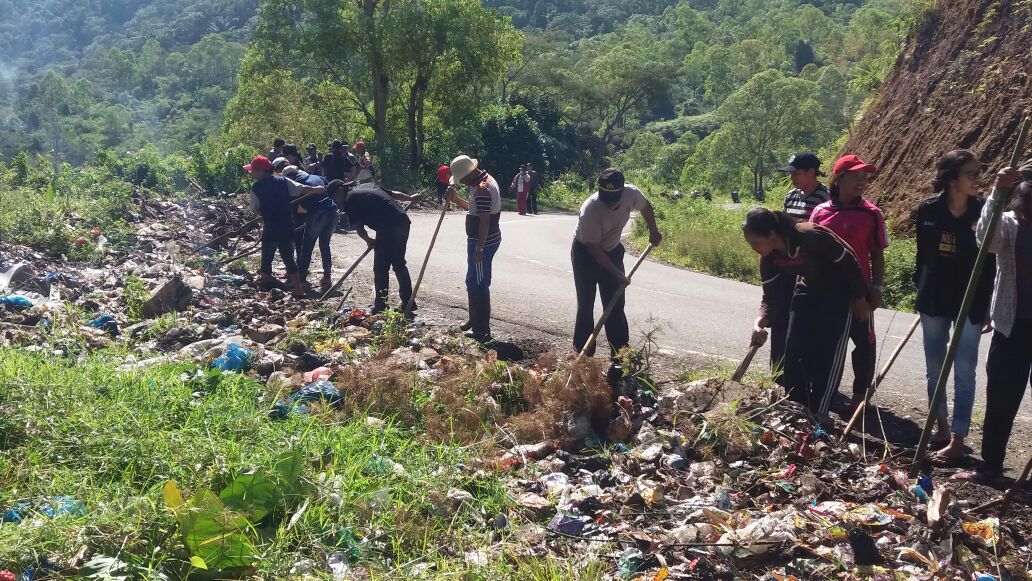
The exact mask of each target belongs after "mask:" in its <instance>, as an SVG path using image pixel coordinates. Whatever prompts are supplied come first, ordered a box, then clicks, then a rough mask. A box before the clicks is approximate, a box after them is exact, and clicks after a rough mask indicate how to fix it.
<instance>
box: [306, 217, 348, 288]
mask: <svg viewBox="0 0 1032 581" xmlns="http://www.w3.org/2000/svg"><path fill="white" fill-rule="evenodd" d="M337 220H338V218H337V212H335V211H334V212H312V213H310V214H308V219H307V220H306V221H305V228H304V230H303V231H302V237H301V238H302V242H301V252H300V253H299V254H300V258H298V261H297V266H298V270H299V271H300V272H301V278H308V269H309V267H310V266H311V265H312V254H313V253H314V252H315V244H316V243H317V242H318V243H319V255H320V257H321V258H322V269H323V276H330V274H331V272H332V270H333V257H332V256H331V255H330V241H331V240H332V239H333V232H334V231H335V230H336V229H337Z"/></svg>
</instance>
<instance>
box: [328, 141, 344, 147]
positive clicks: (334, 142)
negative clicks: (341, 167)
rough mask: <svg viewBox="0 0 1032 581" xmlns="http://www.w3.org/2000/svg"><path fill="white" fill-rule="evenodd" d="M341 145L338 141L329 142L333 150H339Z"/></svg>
mask: <svg viewBox="0 0 1032 581" xmlns="http://www.w3.org/2000/svg"><path fill="white" fill-rule="evenodd" d="M341 145H342V142H341V140H339V139H334V140H333V141H331V142H330V147H332V148H333V149H340V146H341Z"/></svg>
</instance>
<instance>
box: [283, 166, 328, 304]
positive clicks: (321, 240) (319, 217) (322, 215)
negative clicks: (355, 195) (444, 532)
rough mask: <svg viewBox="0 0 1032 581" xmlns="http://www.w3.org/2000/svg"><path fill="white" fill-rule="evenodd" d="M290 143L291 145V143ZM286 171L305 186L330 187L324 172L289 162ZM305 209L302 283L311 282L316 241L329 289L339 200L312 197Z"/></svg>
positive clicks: (300, 255)
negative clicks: (306, 169) (320, 173)
mask: <svg viewBox="0 0 1032 581" xmlns="http://www.w3.org/2000/svg"><path fill="white" fill-rule="evenodd" d="M288 147H289V146H288ZM283 175H284V176H285V177H288V178H290V179H292V180H294V181H296V182H297V183H299V184H301V185H304V186H320V187H324V188H325V187H326V185H327V184H326V180H325V179H323V178H322V177H320V176H317V175H312V174H310V173H307V172H304V171H301V170H299V169H298V168H296V167H294V166H292V165H288V166H287V167H285V168H283ZM300 206H301V207H302V208H303V209H304V211H305V213H304V214H302V215H303V216H305V218H304V220H305V228H304V230H303V231H302V233H303V237H302V239H301V250H300V251H299V252H298V259H297V269H298V272H299V273H300V274H301V284H302V285H306V286H307V284H308V282H307V281H308V269H309V267H310V266H311V265H312V255H313V254H314V253H315V245H316V243H318V244H319V255H320V258H321V259H322V268H323V276H322V279H321V280H320V281H319V289H320V290H321V291H322V292H326V289H328V288H330V285H332V284H333V278H332V275H333V256H332V254H331V248H330V241H331V240H332V239H333V233H334V232H335V231H336V230H337V222H338V220H339V218H338V216H337V212H338V210H337V204H336V203H334V201H333V198H331V197H330V195H329V194H327V193H323V194H319V195H318V196H311V197H308V198H306V199H304V200H302V201H301V202H300Z"/></svg>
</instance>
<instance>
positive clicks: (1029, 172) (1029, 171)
mask: <svg viewBox="0 0 1032 581" xmlns="http://www.w3.org/2000/svg"><path fill="white" fill-rule="evenodd" d="M1018 171H1019V172H1021V179H1022V180H1023V181H1026V182H1029V181H1032V159H1029V160H1026V161H1025V163H1022V164H1021V167H1019V168H1018Z"/></svg>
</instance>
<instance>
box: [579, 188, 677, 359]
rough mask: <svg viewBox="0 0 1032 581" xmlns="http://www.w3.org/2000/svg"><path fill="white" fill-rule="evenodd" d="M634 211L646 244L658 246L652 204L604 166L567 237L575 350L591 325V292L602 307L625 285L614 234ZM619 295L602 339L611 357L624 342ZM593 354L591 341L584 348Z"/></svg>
mask: <svg viewBox="0 0 1032 581" xmlns="http://www.w3.org/2000/svg"><path fill="white" fill-rule="evenodd" d="M634 210H638V211H639V212H641V217H642V219H644V220H645V224H646V226H648V229H649V243H650V244H652V245H653V246H658V245H659V243H660V242H661V241H662V240H663V235H662V234H660V232H659V228H658V227H657V226H656V216H655V213H654V212H653V211H652V204H651V203H650V202H649V200H648V199H647V198H646V197H645V194H643V193H641V190H639V189H638V188H636V187H635V186H633V185H631V184H628V183H626V182H625V181H624V175H623V172H621V171H620V170H618V169H616V168H608V169H606V170H604V171H603V172H602V175H601V176H599V178H598V191H597V192H595V193H594V194H592V195H591V196H590V197H589V198H588V199H587V200H585V201H584V203H583V204H582V205H581V208H580V217H579V218H578V220H577V230H576V232H575V233H574V237H573V247H572V249H571V250H570V260H571V262H572V263H573V283H574V285H575V287H576V289H577V317H576V322H575V324H574V330H573V348H574V349H575V350H576V351H577V352H580V351H581V350H583V349H584V345H585V343H587V341H588V339H589V338H590V336H591V332H592V330H593V329H594V327H595V293H596V290H597V292H598V293H599V294H600V295H601V296H602V304H603V305H608V304H609V302H610V301H611V300H612V298H613V297H614V296H616V294H617V293H618V292H619V291H620V289H621V288H623V287H625V286H627V285H628V284H630V281H629V280H627V277H626V276H625V275H624V263H623V259H624V247H623V244H621V243H620V237H621V235H622V233H623V230H624V227H625V226H627V222H628V221H629V220H630V219H631V212H632V211H634ZM624 304H625V300H624V297H623V296H621V297H620V299H619V300H618V301H617V302H616V305H615V307H614V308H613V311H612V313H611V314H610V315H609V319H607V320H606V322H605V329H606V339H607V340H608V341H609V348H610V352H611V354H612V356H614V357H615V356H616V354H617V352H619V351H620V349H623V348H624V347H627V346H628V345H629V344H630V329H629V327H628V324H627V315H626V314H625V313H624ZM585 354H586V355H587V356H589V357H591V356H594V354H595V345H594V344H593V345H591V346H590V347H589V349H588V350H587V352H586V353H585Z"/></svg>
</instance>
